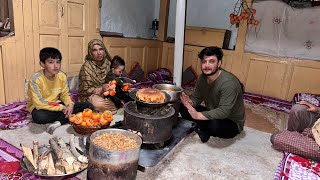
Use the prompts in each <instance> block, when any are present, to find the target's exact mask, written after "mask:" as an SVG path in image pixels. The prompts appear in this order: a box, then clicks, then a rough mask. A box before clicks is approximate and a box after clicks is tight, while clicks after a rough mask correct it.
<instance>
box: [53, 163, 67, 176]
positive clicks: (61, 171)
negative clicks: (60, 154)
mask: <svg viewBox="0 0 320 180" xmlns="http://www.w3.org/2000/svg"><path fill="white" fill-rule="evenodd" d="M55 168H56V174H65V173H66V172H65V169H64V166H63V165H62V161H60V160H59V161H57V162H56V163H55Z"/></svg>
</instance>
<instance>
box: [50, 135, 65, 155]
mask: <svg viewBox="0 0 320 180" xmlns="http://www.w3.org/2000/svg"><path fill="white" fill-rule="evenodd" d="M49 144H50V148H51V149H52V150H53V152H54V153H53V158H54V159H56V160H60V159H61V158H62V154H63V152H62V149H61V148H60V147H59V144H58V138H57V137H53V138H51V139H49Z"/></svg>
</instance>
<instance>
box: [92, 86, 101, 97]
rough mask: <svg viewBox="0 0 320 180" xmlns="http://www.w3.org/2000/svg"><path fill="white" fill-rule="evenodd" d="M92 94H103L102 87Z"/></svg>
mask: <svg viewBox="0 0 320 180" xmlns="http://www.w3.org/2000/svg"><path fill="white" fill-rule="evenodd" d="M93 93H94V94H97V95H101V94H102V93H103V89H102V87H98V88H96V89H95V90H94V92H93Z"/></svg>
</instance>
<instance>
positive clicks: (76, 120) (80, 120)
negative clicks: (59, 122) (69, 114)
mask: <svg viewBox="0 0 320 180" xmlns="http://www.w3.org/2000/svg"><path fill="white" fill-rule="evenodd" d="M73 123H74V124H81V123H82V118H79V117H75V118H74V121H73Z"/></svg>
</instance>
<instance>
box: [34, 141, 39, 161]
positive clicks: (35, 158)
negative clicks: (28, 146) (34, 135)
mask: <svg viewBox="0 0 320 180" xmlns="http://www.w3.org/2000/svg"><path fill="white" fill-rule="evenodd" d="M38 149H39V142H38V141H33V159H34V161H35V164H37V165H38V156H39V153H38Z"/></svg>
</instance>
